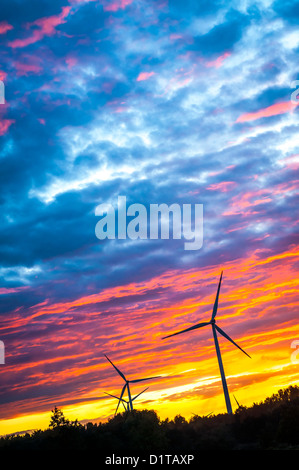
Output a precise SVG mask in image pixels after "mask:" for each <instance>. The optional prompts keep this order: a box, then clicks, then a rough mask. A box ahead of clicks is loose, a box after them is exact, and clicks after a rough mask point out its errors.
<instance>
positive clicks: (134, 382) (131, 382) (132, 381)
mask: <svg viewBox="0 0 299 470" xmlns="http://www.w3.org/2000/svg"><path fill="white" fill-rule="evenodd" d="M160 377H162V376H161V375H156V376H155V377H147V378H146V379H135V380H128V382H129V383H130V384H136V383H137V382H144V381H145V380H152V379H159V378H160Z"/></svg>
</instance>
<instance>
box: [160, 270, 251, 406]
mask: <svg viewBox="0 0 299 470" xmlns="http://www.w3.org/2000/svg"><path fill="white" fill-rule="evenodd" d="M222 274H223V271H222V272H221V276H220V281H219V284H218V289H217V294H216V299H215V302H214V306H213V311H212V316H211V319H210V321H208V322H203V323H197V324H195V325H193V326H191V327H190V328H186V329H185V330H182V331H178V332H177V333H173V334H171V335H168V336H164V337H163V338H162V339H165V338H170V337H171V336H175V335H180V334H181V333H185V332H187V331H191V330H196V329H197V328H202V327H203V326H207V325H211V326H212V331H213V337H214V343H215V349H216V354H217V359H218V364H219V370H220V375H221V380H222V387H223V393H224V397H225V403H226V409H227V412H228V413H229V414H231V413H232V406H231V402H230V398H229V393H228V388H227V383H226V378H225V373H224V368H223V363H222V358H221V353H220V347H219V342H218V337H217V331H218V333H220V334H221V335H222V336H224V338H226V339H228V341H230V342H231V343H232V344H234V345H235V346H236V347H237V348H239V349H240V350H241V351H242V352H243V353H244V354H246V356H248V357H250V356H249V354H247V352H245V351H244V350H243V349H242V348H240V346H238V345H237V343H235V342H234V341H233V340H232V339H231V338H230V337H229V336H228V334H226V333H225V332H224V331H223V330H222V329H221V328H220V327H219V326H218V325H216V314H217V309H218V301H219V292H220V286H221V280H222Z"/></svg>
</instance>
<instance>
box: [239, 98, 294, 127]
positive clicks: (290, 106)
mask: <svg viewBox="0 0 299 470" xmlns="http://www.w3.org/2000/svg"><path fill="white" fill-rule="evenodd" d="M296 106H297V103H292V102H291V101H285V102H281V103H276V104H273V105H271V106H268V107H266V108H263V109H259V110H258V111H255V112H253V113H244V114H241V115H240V116H239V117H238V119H237V120H236V122H247V121H255V120H256V119H261V118H264V117H270V116H277V115H279V114H284V113H288V112H292V111H294V110H295V108H296Z"/></svg>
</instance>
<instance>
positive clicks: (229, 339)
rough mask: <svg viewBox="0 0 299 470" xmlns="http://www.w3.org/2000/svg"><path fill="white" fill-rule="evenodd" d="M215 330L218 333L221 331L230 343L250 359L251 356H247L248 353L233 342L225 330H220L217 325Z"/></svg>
mask: <svg viewBox="0 0 299 470" xmlns="http://www.w3.org/2000/svg"><path fill="white" fill-rule="evenodd" d="M215 328H216V330H217V331H219V333H220V334H221V335H222V336H224V338H226V339H228V341H230V342H231V343H233V344H234V345H235V346H236V347H237V348H239V349H240V351H242V352H243V353H244V354H246V356H248V357H250V356H249V354H247V352H245V351H244V349H242V348H240V346H238V344H237V343H235V341H233V340H232V339H231V338H230V337H229V336H228V335H227V334H226V333H225V332H224V331H223V330H221V328H219V326H218V325H216V324H215ZM250 359H251V357H250Z"/></svg>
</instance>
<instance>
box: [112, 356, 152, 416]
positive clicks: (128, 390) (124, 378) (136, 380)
mask: <svg viewBox="0 0 299 470" xmlns="http://www.w3.org/2000/svg"><path fill="white" fill-rule="evenodd" d="M104 356H105V357H106V359H107V360H108V361H109V362H110V364H111V365H112V366H113V367H114V369H115V370H116V372H117V373H118V374H119V375H120V376H121V378H122V379H123V380H124V381H125V385H124V386H123V388H122V391H121V394H120V397H119V401H118V405H117V408H116V412H115V413H117V410H118V407H119V405H120V403H121V400H122V398H123V396H124V393H125V391H126V389H127V392H128V399H129V405H128V407H129V410H131V411H133V400H132V397H131V391H130V384H135V383H138V382H144V381H145V380H152V379H158V378H159V377H160V375H158V376H156V377H147V378H146V379H134V380H128V379H126V377H125V375H124V374H123V373H122V372H121V371H120V370H119V369H118V368H117V367H116V365H115V364H113V362H112V361H110V359H109V357H108V356H106V354H104ZM141 393H143V392H141ZM139 395H140V394H139ZM137 396H138V395H137ZM137 396H136V397H135V398H137Z"/></svg>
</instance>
